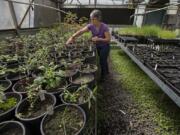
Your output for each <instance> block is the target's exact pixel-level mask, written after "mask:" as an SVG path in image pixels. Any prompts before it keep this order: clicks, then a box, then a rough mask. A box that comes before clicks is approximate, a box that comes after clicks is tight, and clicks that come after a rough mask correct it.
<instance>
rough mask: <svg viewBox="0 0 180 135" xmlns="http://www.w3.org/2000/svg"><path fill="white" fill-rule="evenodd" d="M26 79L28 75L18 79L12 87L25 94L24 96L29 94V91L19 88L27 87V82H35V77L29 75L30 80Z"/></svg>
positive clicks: (16, 91)
mask: <svg viewBox="0 0 180 135" xmlns="http://www.w3.org/2000/svg"><path fill="white" fill-rule="evenodd" d="M26 79H27V77H25V78H23V79H21V80H19V81H17V82H16V83H15V84H14V85H13V87H12V90H13V92H15V93H20V94H21V95H22V96H23V98H24V97H26V96H27V92H26V91H20V90H19V89H20V88H21V87H22V88H23V89H25V88H24V87H26V86H27V85H28V84H26V83H29V84H32V83H33V80H34V78H33V77H28V79H29V80H28V82H26V81H27V80H26Z"/></svg>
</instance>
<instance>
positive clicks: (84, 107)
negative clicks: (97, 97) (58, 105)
mask: <svg viewBox="0 0 180 135" xmlns="http://www.w3.org/2000/svg"><path fill="white" fill-rule="evenodd" d="M78 88H79V87H77V86H70V87H68V88H67V90H68V91H69V92H70V93H74V92H76V91H77V89H78ZM87 91H88V93H89V98H88V99H87V101H86V102H84V103H75V102H73V103H72V102H68V101H66V100H65V99H64V94H61V95H60V97H61V101H62V102H63V103H64V104H75V105H78V106H81V107H82V108H83V109H84V111H85V112H86V116H89V111H90V108H89V100H91V98H92V90H91V89H90V88H88V89H87Z"/></svg>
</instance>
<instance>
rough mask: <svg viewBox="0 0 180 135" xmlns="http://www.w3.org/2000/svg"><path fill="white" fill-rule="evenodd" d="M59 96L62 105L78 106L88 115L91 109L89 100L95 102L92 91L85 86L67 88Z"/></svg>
mask: <svg viewBox="0 0 180 135" xmlns="http://www.w3.org/2000/svg"><path fill="white" fill-rule="evenodd" d="M60 96H61V100H62V102H63V103H64V104H76V105H79V106H81V107H82V108H83V109H84V110H85V112H86V114H88V113H89V110H90V108H91V100H92V99H94V100H95V97H94V95H93V91H92V90H91V89H90V88H88V86H87V85H82V86H80V87H77V86H70V87H67V88H66V89H65V90H64V92H63V93H62V94H61V95H60Z"/></svg>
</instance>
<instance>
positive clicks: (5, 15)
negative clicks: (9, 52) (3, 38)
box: [0, 1, 15, 30]
mask: <svg viewBox="0 0 180 135" xmlns="http://www.w3.org/2000/svg"><path fill="white" fill-rule="evenodd" d="M14 28H15V26H14V23H13V19H12V15H11V12H10V8H9V4H8V2H5V1H0V29H1V30H5V29H14Z"/></svg>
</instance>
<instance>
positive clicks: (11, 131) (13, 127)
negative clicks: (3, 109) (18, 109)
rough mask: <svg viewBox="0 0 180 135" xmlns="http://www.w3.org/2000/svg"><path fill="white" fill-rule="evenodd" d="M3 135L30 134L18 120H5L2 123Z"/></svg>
mask: <svg viewBox="0 0 180 135" xmlns="http://www.w3.org/2000/svg"><path fill="white" fill-rule="evenodd" d="M0 134H1V135H29V134H28V132H27V130H26V128H25V126H24V125H23V124H22V123H20V122H18V121H4V122H1V123H0Z"/></svg>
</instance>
